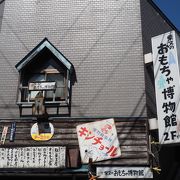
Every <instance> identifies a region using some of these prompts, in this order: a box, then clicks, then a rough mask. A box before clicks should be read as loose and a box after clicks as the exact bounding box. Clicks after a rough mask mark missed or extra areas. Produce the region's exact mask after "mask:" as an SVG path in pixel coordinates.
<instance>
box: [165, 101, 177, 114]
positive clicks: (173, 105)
mask: <svg viewBox="0 0 180 180" xmlns="http://www.w3.org/2000/svg"><path fill="white" fill-rule="evenodd" d="M162 108H165V110H164V112H165V113H168V110H170V111H172V112H174V111H175V108H176V103H175V102H169V103H163V105H162Z"/></svg>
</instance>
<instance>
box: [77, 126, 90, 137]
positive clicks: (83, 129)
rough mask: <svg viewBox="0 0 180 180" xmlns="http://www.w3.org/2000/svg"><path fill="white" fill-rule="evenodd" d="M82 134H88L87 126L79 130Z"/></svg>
mask: <svg viewBox="0 0 180 180" xmlns="http://www.w3.org/2000/svg"><path fill="white" fill-rule="evenodd" d="M79 133H80V136H86V133H88V130H87V129H86V127H81V130H79Z"/></svg>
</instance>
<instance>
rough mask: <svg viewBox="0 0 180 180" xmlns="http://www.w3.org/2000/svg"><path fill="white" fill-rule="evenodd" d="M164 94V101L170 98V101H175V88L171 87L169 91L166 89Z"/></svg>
mask: <svg viewBox="0 0 180 180" xmlns="http://www.w3.org/2000/svg"><path fill="white" fill-rule="evenodd" d="M162 93H163V94H164V99H167V97H169V98H170V99H173V97H174V86H169V87H168V88H167V89H164V90H163V91H162Z"/></svg>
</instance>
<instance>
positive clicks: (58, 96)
mask: <svg viewBox="0 0 180 180" xmlns="http://www.w3.org/2000/svg"><path fill="white" fill-rule="evenodd" d="M35 82H56V88H55V90H44V91H43V97H44V98H45V100H46V101H52V100H56V101H58V100H59V101H60V100H65V99H66V96H67V92H66V84H67V83H66V77H65V73H39V74H38V73H36V74H33V75H32V77H30V79H29V80H28V84H29V83H35ZM40 91H42V90H40ZM40 91H30V92H29V98H30V100H34V99H35V97H36V96H37V95H38V93H39V92H40ZM27 98H28V94H27Z"/></svg>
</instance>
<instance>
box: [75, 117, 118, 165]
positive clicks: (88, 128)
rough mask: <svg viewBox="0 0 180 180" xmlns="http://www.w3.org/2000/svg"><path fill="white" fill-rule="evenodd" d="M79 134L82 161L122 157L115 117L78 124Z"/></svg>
mask: <svg viewBox="0 0 180 180" xmlns="http://www.w3.org/2000/svg"><path fill="white" fill-rule="evenodd" d="M76 130H77V135H78V141H79V147H80V154H81V161H82V163H88V162H89V158H92V160H93V162H95V161H102V160H106V159H112V158H117V157H120V155H121V150H120V146H119V141H118V138H117V132H116V127H115V122H114V119H106V120H101V121H96V122H91V123H86V124H81V125H78V126H77V128H76Z"/></svg>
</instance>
